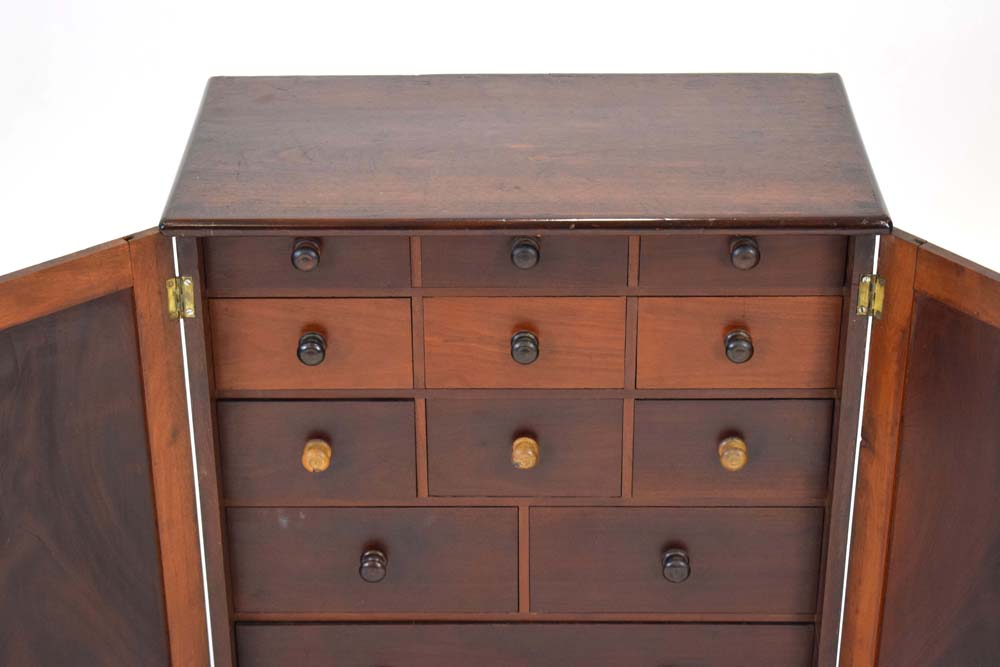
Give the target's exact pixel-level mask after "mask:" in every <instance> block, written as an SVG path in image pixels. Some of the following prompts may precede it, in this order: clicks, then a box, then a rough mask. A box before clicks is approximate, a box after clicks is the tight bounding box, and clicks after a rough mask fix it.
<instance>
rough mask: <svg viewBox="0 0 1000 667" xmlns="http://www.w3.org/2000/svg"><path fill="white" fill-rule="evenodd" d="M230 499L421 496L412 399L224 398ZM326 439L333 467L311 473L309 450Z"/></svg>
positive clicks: (282, 501) (298, 501)
mask: <svg viewBox="0 0 1000 667" xmlns="http://www.w3.org/2000/svg"><path fill="white" fill-rule="evenodd" d="M216 410H217V413H218V420H219V422H218V423H219V443H220V448H221V457H222V483H223V492H224V495H225V499H226V503H227V504H229V505H239V504H241V503H243V502H251V503H256V504H262V503H272V504H274V505H313V504H315V503H317V502H322V501H324V500H335V499H354V500H362V501H369V502H376V501H378V502H387V501H398V500H405V499H412V498H414V497H415V494H416V485H417V482H416V471H415V462H414V442H413V434H414V412H413V403H412V402H410V401H364V402H362V401H278V402H271V401H269V402H258V401H220V402H219V403H218V404H217V407H216ZM312 438H323V439H324V440H326V441H327V442H329V443H330V446H331V447H332V449H333V459H332V462H331V464H330V467H329V468H327V469H326V470H324V471H322V472H309V471H307V470H306V469H305V468H304V467H303V466H302V448H303V446H304V445H305V443H306V441H307V440H309V439H312Z"/></svg>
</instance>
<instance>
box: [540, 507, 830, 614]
mask: <svg viewBox="0 0 1000 667" xmlns="http://www.w3.org/2000/svg"><path fill="white" fill-rule="evenodd" d="M530 525H531V538H530V541H529V544H530V549H531V608H532V611H535V612H595V613H599V612H621V613H625V612H634V613H643V612H650V613H652V612H662V613H666V612H686V613H734V614H736V613H738V614H796V613H797V614H811V613H813V612H814V611H815V606H816V593H817V589H816V585H817V575H818V572H819V559H820V542H821V537H822V536H821V531H822V528H823V510H822V509H821V508H801V509H799V508H775V509H763V508H645V507H642V508H625V507H606V508H539V507H534V508H532V509H531V523H530ZM670 549H680V550H683V552H684V553H683V554H682V553H679V554H678V555H677V556H676V557H675V558H674V559H673V560H672V564H673V565H677V566H680V565H682V564H683V561H684V560H685V556H684V554H686V562H687V563H688V566H689V576H688V577H687V579H686V580H685V581H682V582H680V583H674V582H672V581H668V580H667V579H666V578H665V576H664V563H663V558H664V555H665V553H666V552H667V551H668V550H670ZM680 571H681V568H680V567H674V568H671V569H670V573H671V575H672V576H674V575H675V574H676V573H679V572H680Z"/></svg>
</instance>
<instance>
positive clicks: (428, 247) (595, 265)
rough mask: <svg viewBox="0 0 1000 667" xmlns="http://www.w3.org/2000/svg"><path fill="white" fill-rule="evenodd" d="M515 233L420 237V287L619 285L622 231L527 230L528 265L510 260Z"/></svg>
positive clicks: (623, 266) (624, 251)
mask: <svg viewBox="0 0 1000 667" xmlns="http://www.w3.org/2000/svg"><path fill="white" fill-rule="evenodd" d="M518 238H520V237H518V236H508V235H503V236H428V237H427V238H424V239H421V248H422V252H423V259H422V261H421V266H422V267H423V285H424V286H425V287H556V288H560V289H563V288H566V287H624V286H625V282H626V271H627V268H628V238H627V237H625V236H579V237H573V236H552V237H547V236H544V235H541V236H532V237H530V238H532V239H533V240H534V241H535V242H536V243H537V244H538V246H539V251H540V259H539V261H538V263H537V264H536V265H535V266H533V267H531V268H529V269H520V268H518V267H517V266H515V265H514V263H513V262H512V261H511V247H512V245H513V243H514V241H515V240H516V239H518Z"/></svg>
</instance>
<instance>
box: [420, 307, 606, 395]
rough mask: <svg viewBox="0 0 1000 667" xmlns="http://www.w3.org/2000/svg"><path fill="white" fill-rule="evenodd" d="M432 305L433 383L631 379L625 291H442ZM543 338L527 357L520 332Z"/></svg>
mask: <svg viewBox="0 0 1000 667" xmlns="http://www.w3.org/2000/svg"><path fill="white" fill-rule="evenodd" d="M423 305H424V356H425V359H426V374H427V375H426V376H427V386H428V387H485V388H496V387H549V388H589V387H607V388H618V387H622V386H624V380H625V299H624V298H620V297H593V298H585V297H564V298H558V297H556V298H550V297H524V298H479V297H434V298H427V299H424V301H423ZM521 332H524V333H525V335H527V334H530V335H531V336H534V337H535V339H536V341H537V349H538V355H537V358H536V359H535V360H534V361H532V362H529V363H519V362H518V361H515V360H514V358H513V356H512V351H511V347H512V338H513V337H514V335H515V334H517V333H521Z"/></svg>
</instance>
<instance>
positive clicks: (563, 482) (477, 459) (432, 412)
mask: <svg viewBox="0 0 1000 667" xmlns="http://www.w3.org/2000/svg"><path fill="white" fill-rule="evenodd" d="M621 432H622V404H621V401H615V400H585V399H584V400H533V399H508V400H495V399H457V400H455V399H453V400H447V399H431V400H428V401H427V449H428V462H429V470H430V473H429V482H430V487H429V488H430V495H432V496H618V495H620V494H621V469H622V464H621V444H622V437H621ZM524 435H527V436H531V437H533V438H534V439H536V440H537V442H538V444H539V457H538V463H537V465H536V466H535V467H533V468H531V469H530V470H518V469H517V468H515V467H514V466H513V465H512V463H511V449H512V443H513V441H514V440H515V438H517V437H519V436H524Z"/></svg>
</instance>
